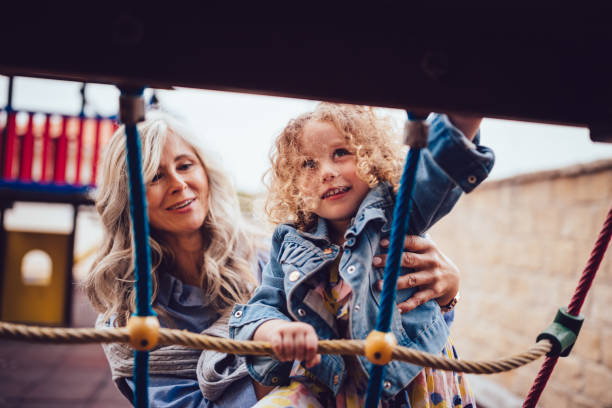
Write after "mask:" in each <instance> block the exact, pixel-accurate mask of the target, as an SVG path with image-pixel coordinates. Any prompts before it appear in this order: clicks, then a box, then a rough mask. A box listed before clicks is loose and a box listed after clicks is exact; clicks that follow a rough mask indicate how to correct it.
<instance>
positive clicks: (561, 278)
mask: <svg viewBox="0 0 612 408" xmlns="http://www.w3.org/2000/svg"><path fill="white" fill-rule="evenodd" d="M611 205H612V160H607V161H598V162H594V163H591V164H588V165H580V166H575V167H571V168H566V169H561V170H555V171H547V172H540V173H533V174H529V175H523V176H518V177H515V178H510V179H504V180H499V181H492V182H488V183H485V184H483V185H482V186H480V187H479V188H478V189H477V190H476V191H474V192H473V193H471V194H469V195H465V196H464V197H463V198H462V199H461V200H460V202H459V204H458V205H457V207H456V208H455V209H454V210H453V212H452V213H451V214H450V215H449V216H447V217H446V218H444V219H443V220H442V221H440V223H439V224H438V225H436V226H435V227H434V228H433V229H432V231H431V234H432V237H433V238H434V240H435V241H436V242H437V243H438V244H439V246H440V247H441V248H442V249H443V250H444V251H445V252H446V253H447V254H448V255H449V256H450V257H451V258H452V259H453V260H454V261H455V263H456V264H457V265H458V266H459V268H460V269H461V273H462V280H461V292H462V299H461V301H460V303H459V304H458V305H457V314H456V316H457V317H456V322H455V325H454V326H453V328H452V335H453V339H454V342H455V345H456V346H457V348H458V351H459V353H460V355H461V356H462V357H463V358H465V359H470V360H473V359H490V358H496V357H500V356H505V355H509V354H514V353H518V352H522V351H524V350H526V349H527V348H528V347H529V346H531V345H532V344H533V343H534V342H535V338H536V337H537V335H538V333H539V332H541V331H542V330H543V329H544V328H546V327H547V326H548V325H549V324H550V323H551V322H552V320H553V318H554V315H555V313H556V310H557V309H558V307H560V306H567V304H568V303H569V300H570V298H571V296H572V294H573V291H574V289H575V286H576V284H577V282H578V279H579V276H580V273H581V272H582V269H583V268H584V266H585V264H586V262H587V259H588V256H589V254H590V252H591V249H592V247H593V244H594V243H595V240H596V239H597V236H598V234H599V231H600V229H601V226H602V224H603V221H604V219H605V216H606V214H607V212H608V210H609V208H610V206H611ZM582 313H583V315H584V316H585V322H584V325H583V328H582V331H581V333H580V336H579V338H578V340H577V342H576V345H575V347H574V349H573V351H572V353H571V355H570V356H569V357H567V358H561V359H560V360H559V362H558V364H557V367H556V369H555V371H554V373H553V375H552V377H551V380H550V381H549V383H548V386H547V387H546V389H545V391H544V393H543V394H542V398H541V400H540V403H541V406H542V407H555V408H565V407H595V406H597V407H612V249H609V250H608V253H607V254H606V256H605V257H604V260H603V262H602V265H601V268H600V270H599V273H598V275H597V277H596V278H595V282H594V284H593V287H592V288H591V291H590V292H589V295H588V296H587V300H586V302H585V304H584V306H583V308H582ZM542 361H543V359H540V360H538V361H536V362H534V363H531V364H530V365H527V366H525V367H522V368H519V369H518V370H514V371H511V372H507V373H503V374H496V375H490V376H486V380H489V381H493V382H495V383H497V384H499V385H501V386H503V387H504V388H505V389H507V390H509V391H511V392H512V393H513V394H516V395H517V396H519V397H521V398H524V397H525V396H526V394H527V392H528V391H529V388H530V386H531V384H532V382H533V379H534V378H535V376H536V374H537V371H538V370H539V368H540V365H541V363H542ZM477 397H478V396H477Z"/></svg>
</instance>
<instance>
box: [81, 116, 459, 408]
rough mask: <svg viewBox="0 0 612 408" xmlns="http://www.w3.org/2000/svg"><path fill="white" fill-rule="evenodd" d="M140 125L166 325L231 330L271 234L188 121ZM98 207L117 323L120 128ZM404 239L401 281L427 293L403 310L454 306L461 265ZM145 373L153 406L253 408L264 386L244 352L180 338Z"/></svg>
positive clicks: (121, 309) (425, 243)
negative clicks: (263, 232) (256, 227)
mask: <svg viewBox="0 0 612 408" xmlns="http://www.w3.org/2000/svg"><path fill="white" fill-rule="evenodd" d="M138 129H139V132H140V138H141V145H142V162H143V176H144V180H145V183H146V191H147V201H148V215H149V223H150V231H151V236H150V244H151V249H152V251H151V252H152V265H153V266H152V286H153V308H154V310H155V311H156V312H157V314H158V315H159V319H160V324H161V326H162V327H169V328H176V329H185V330H189V331H191V332H196V333H201V332H203V333H206V334H211V335H216V336H223V337H226V336H227V335H228V326H227V321H228V320H227V319H228V313H229V311H231V309H232V307H233V305H234V304H235V303H246V302H247V301H248V299H249V297H250V295H251V292H252V290H253V289H254V288H255V286H256V285H257V284H258V277H259V276H261V269H262V267H263V265H264V264H265V262H266V259H265V258H266V253H267V251H266V249H265V248H263V247H262V243H263V242H264V240H263V237H262V236H258V235H257V234H255V233H254V232H253V230H251V229H249V228H248V227H247V224H246V223H245V222H243V221H242V217H241V214H240V209H239V205H238V200H237V196H236V194H235V192H234V190H233V188H232V185H231V183H230V180H229V179H228V177H227V175H226V174H225V173H224V172H223V171H222V170H221V169H220V168H219V167H218V166H217V164H215V162H214V160H213V158H212V157H211V156H210V155H207V154H206V153H205V152H204V151H203V150H202V149H201V148H200V147H199V146H198V143H197V141H196V139H195V138H194V137H193V136H192V135H191V133H190V132H189V131H188V130H187V129H186V128H185V127H183V126H182V124H181V123H179V122H178V121H176V120H175V119H173V118H171V117H169V116H168V115H164V114H159V113H150V114H149V115H148V118H147V120H146V121H145V122H143V123H141V124H139V126H138ZM96 208H97V210H98V212H99V214H100V216H101V219H102V224H103V226H104V242H103V245H102V249H101V253H100V255H99V256H98V259H97V260H96V262H95V263H94V266H93V267H92V270H91V271H90V273H89V275H88V278H87V281H86V283H85V287H86V291H87V294H88V296H89V299H90V301H91V303H92V304H93V306H94V307H95V309H96V310H97V311H98V312H99V313H100V316H99V318H98V322H97V325H98V326H114V327H120V326H124V325H125V324H126V322H127V320H128V318H129V316H130V315H131V314H132V313H133V311H134V309H135V299H134V295H135V293H134V287H133V283H134V267H133V243H132V232H131V221H130V216H129V203H128V177H127V168H126V149H125V132H124V128H123V127H121V128H119V130H117V132H116V133H115V135H113V137H112V139H111V140H110V142H109V144H108V147H107V150H106V154H105V156H104V159H103V161H102V163H101V181H100V186H99V190H98V195H97V198H96ZM405 248H406V249H407V250H413V251H415V252H419V254H418V256H413V257H409V258H408V257H407V258H405V259H406V260H405V261H404V266H409V267H412V268H415V269H416V271H417V272H416V273H415V274H413V275H412V277H411V279H410V280H408V279H405V280H401V281H400V282H399V283H398V287H399V288H405V287H410V286H420V287H421V290H420V292H418V295H415V297H414V298H413V299H411V300H409V301H408V302H406V304H404V305H400V308H403V309H404V310H405V311H407V310H410V309H412V308H414V307H416V306H417V305H418V304H419V303H421V302H422V300H419V297H424V298H425V299H424V300H427V299H430V298H437V299H438V301H439V303H440V304H446V303H448V301H449V299H452V298H453V297H454V296H455V294H456V293H457V289H458V282H459V278H458V271H457V268H456V267H455V266H454V265H453V264H452V262H450V261H449V260H448V259H447V258H446V257H444V255H443V254H442V253H441V252H440V251H439V250H438V249H437V247H436V246H435V244H433V243H432V242H431V241H429V240H426V239H423V238H419V237H409V239H407V240H406V245H405ZM374 262H375V263H376V262H384V259H375V260H374ZM408 262H410V263H409V264H408ZM409 302H410V303H409ZM104 351H105V353H106V356H107V358H108V361H109V364H110V367H111V372H112V376H113V379H114V380H115V382H116V384H117V386H118V388H119V389H120V390H121V391H122V393H123V394H124V395H125V396H126V397H128V398H130V399H131V397H132V393H133V382H132V380H131V377H132V372H133V360H132V350H131V349H130V348H129V347H128V346H126V345H122V344H110V345H105V346H104ZM149 372H150V374H151V376H150V380H149V401H150V402H151V405H152V406H164V407H171V406H177V407H178V406H181V407H247V406H251V405H253V404H255V403H256V401H257V397H258V396H259V397H260V396H261V395H264V394H265V392H266V391H267V388H265V387H263V386H261V385H258V384H256V383H254V382H253V381H252V380H251V378H250V377H249V376H248V373H247V371H246V367H245V364H244V361H243V359H242V358H240V357H237V356H234V355H226V354H223V353H217V352H210V351H204V352H200V351H198V350H191V349H188V348H184V347H181V346H167V347H158V348H156V349H155V350H153V351H152V352H151V353H150V363H149Z"/></svg>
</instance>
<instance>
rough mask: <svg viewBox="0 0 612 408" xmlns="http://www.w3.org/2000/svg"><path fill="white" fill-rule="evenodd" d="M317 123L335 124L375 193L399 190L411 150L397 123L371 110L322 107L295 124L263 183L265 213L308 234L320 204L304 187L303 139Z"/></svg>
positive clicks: (282, 137) (282, 138) (283, 136)
mask: <svg viewBox="0 0 612 408" xmlns="http://www.w3.org/2000/svg"><path fill="white" fill-rule="evenodd" d="M313 121H319V122H328V123H331V124H332V125H333V126H334V127H335V128H336V129H337V130H338V131H339V132H340V134H341V135H342V136H343V137H344V139H345V140H346V142H347V145H348V146H349V148H350V149H351V150H352V151H354V152H355V157H356V160H357V175H358V177H359V178H360V179H362V180H363V181H364V182H366V183H367V184H368V186H369V187H370V188H372V187H374V186H375V185H377V184H378V183H380V182H389V183H390V184H391V185H392V186H393V187H394V189H397V187H398V184H399V180H400V177H401V171H402V163H403V157H404V153H405V151H406V150H405V148H404V147H403V145H402V144H401V143H400V142H399V132H398V130H397V126H396V124H395V123H394V121H393V119H392V118H391V117H390V116H389V115H382V114H381V113H380V112H377V111H376V110H375V109H374V108H372V107H367V106H358V105H347V104H336V103H327V102H323V103H320V104H318V105H317V106H316V107H315V109H314V110H313V111H312V112H307V113H304V114H302V115H300V116H298V117H297V118H295V119H292V120H290V121H289V123H288V124H287V126H285V128H284V129H283V130H282V132H281V133H280V134H279V135H278V137H277V138H276V141H275V142H274V146H273V147H272V151H271V153H270V162H271V167H270V169H269V170H268V171H267V172H266V178H265V180H264V181H265V183H266V185H267V187H268V197H267V200H266V203H265V211H266V215H267V216H268V219H269V220H270V221H271V222H272V223H274V224H278V223H283V222H289V223H293V224H294V225H296V227H297V228H299V229H301V230H307V229H309V228H311V227H312V226H313V225H314V223H315V222H316V220H317V215H316V214H314V212H313V209H314V201H316V199H313V197H310V196H309V194H308V192H307V191H305V190H307V189H304V188H303V183H302V182H301V181H300V176H301V175H302V172H303V171H304V170H303V163H304V159H305V155H304V153H303V152H302V144H301V143H300V139H301V136H302V134H303V132H304V128H305V126H306V124H307V123H309V122H313Z"/></svg>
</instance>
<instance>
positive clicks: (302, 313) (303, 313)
mask: <svg viewBox="0 0 612 408" xmlns="http://www.w3.org/2000/svg"><path fill="white" fill-rule="evenodd" d="M298 315H299V316H300V317H304V316H306V311H305V310H304V309H302V308H299V309H298Z"/></svg>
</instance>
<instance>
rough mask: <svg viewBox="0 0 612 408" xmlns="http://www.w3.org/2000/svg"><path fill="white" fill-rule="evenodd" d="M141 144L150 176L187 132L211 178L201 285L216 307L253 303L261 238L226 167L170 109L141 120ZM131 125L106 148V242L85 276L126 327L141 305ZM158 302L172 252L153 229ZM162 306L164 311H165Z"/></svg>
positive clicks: (99, 305) (106, 313) (99, 202)
mask: <svg viewBox="0 0 612 408" xmlns="http://www.w3.org/2000/svg"><path fill="white" fill-rule="evenodd" d="M138 130H139V134H140V140H141V145H142V162H143V177H144V180H145V182H149V181H150V180H152V178H153V177H154V175H155V173H156V172H157V169H158V167H159V163H160V159H161V154H162V150H163V145H164V141H165V140H166V137H168V135H174V136H177V137H180V138H182V139H183V140H184V141H185V142H186V143H187V144H188V145H189V146H191V147H192V148H193V149H194V151H195V153H196V155H197V156H198V158H199V159H200V161H201V162H202V165H203V166H204V168H205V171H206V175H207V177H208V184H209V193H208V208H209V211H208V214H207V216H206V219H205V221H204V224H203V226H202V228H201V229H202V235H203V236H204V237H205V240H204V241H205V248H204V252H203V254H202V269H201V275H200V287H201V288H202V290H203V292H204V294H205V298H206V299H209V306H211V307H212V308H213V309H214V310H215V311H217V312H219V313H223V312H225V311H226V310H227V309H229V308H231V307H233V305H234V304H235V303H237V302H239V303H246V302H247V301H248V300H249V298H250V295H251V289H252V288H253V287H254V286H256V285H257V281H256V279H255V278H254V276H253V274H252V270H253V265H254V264H255V262H256V260H255V258H256V257H255V251H256V249H257V248H256V247H255V245H256V244H257V242H258V240H256V239H255V234H254V233H252V232H251V231H250V230H249V229H248V227H247V226H246V224H245V223H243V222H241V220H242V216H241V214H240V208H239V205H238V198H237V195H236V193H235V191H234V189H233V188H232V183H231V182H230V180H229V179H228V177H227V176H226V175H225V172H224V171H223V170H221V168H220V167H219V166H218V165H217V164H216V163H215V162H214V161H213V160H212V156H211V155H207V154H206V153H205V152H204V151H203V150H202V149H201V148H200V147H199V146H198V144H197V143H196V141H195V139H194V138H193V137H192V136H191V135H190V133H189V131H188V130H187V129H186V128H185V127H183V125H182V124H181V123H179V122H178V121H177V120H175V119H174V118H172V117H171V116H169V115H167V114H162V113H159V112H152V113H149V114H148V115H147V120H146V121H144V122H142V123H140V124H139V125H138ZM128 190H129V185H128V173H127V168H126V147H125V127H124V126H121V127H120V128H119V129H118V130H117V131H116V132H115V134H114V135H113V136H112V138H111V140H110V141H109V143H108V146H107V147H106V151H105V155H104V158H103V161H102V163H101V180H100V183H99V186H98V191H97V195H96V209H97V210H98V213H99V214H100V216H101V219H102V224H103V227H104V238H103V243H102V246H101V249H100V252H99V254H98V257H97V259H96V261H95V262H94V264H93V266H92V268H91V270H90V272H89V274H88V276H87V278H86V281H85V282H84V286H85V290H86V293H87V295H88V297H89V300H90V302H91V303H92V305H93V306H94V308H95V309H96V310H97V311H98V312H100V313H102V320H103V321H108V319H109V318H111V316H114V317H115V325H117V326H123V325H125V323H126V322H127V319H128V318H129V316H130V315H131V314H132V313H133V312H134V310H135V291H134V256H133V235H132V221H131V218H130V214H129V208H130V206H129V202H128V197H129V194H128ZM149 243H150V246H151V255H152V271H151V275H152V288H153V298H152V301H153V304H154V300H155V298H156V296H157V292H158V285H159V274H160V273H168V272H167V270H168V268H169V267H172V264H173V254H172V253H171V251H170V250H169V249H168V247H167V246H165V245H164V243H163V242H162V241H161V240H160V239H159V238H158V237H156V236H155V231H154V230H151V236H150V237H149ZM155 310H156V311H157V312H158V313H159V314H160V315H162V317H163V316H164V313H163V310H158V308H155Z"/></svg>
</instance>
